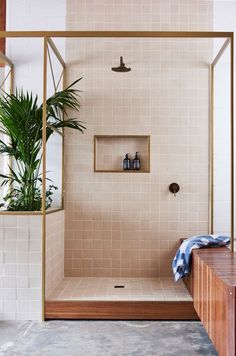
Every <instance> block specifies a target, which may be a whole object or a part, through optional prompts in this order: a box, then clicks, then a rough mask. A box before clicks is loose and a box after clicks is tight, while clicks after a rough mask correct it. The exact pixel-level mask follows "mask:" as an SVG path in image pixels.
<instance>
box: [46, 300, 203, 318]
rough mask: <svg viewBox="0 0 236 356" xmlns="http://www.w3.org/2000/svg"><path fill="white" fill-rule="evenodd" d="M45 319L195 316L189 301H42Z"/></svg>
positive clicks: (191, 303)
mask: <svg viewBox="0 0 236 356" xmlns="http://www.w3.org/2000/svg"><path fill="white" fill-rule="evenodd" d="M45 319H115V320H131V319H133V320H135V319H136V320H199V318H198V316H197V314H196V312H195V310H194V307H193V302H192V301H166V302H165V301H154V302H152V301H66V300H64V301H46V302H45Z"/></svg>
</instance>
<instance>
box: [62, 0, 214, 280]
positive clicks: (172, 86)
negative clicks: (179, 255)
mask: <svg viewBox="0 0 236 356" xmlns="http://www.w3.org/2000/svg"><path fill="white" fill-rule="evenodd" d="M67 29H68V30H187V31H188V30H211V29H212V2H211V1H192V0H186V1H182V0H181V1H166V0H162V1H151V0H145V1H144V0H139V1H138V0H133V1H116V0H109V1H105V0H104V1H102V0H101V1H92V0H87V1H86V0H85V1H72V0H71V1H68V5H67ZM66 53H67V63H68V82H69V83H71V82H72V81H74V80H75V79H76V78H78V77H80V76H82V77H83V80H82V81H81V82H80V83H79V85H78V88H80V89H82V90H83V93H81V104H82V107H81V112H80V119H81V120H82V121H85V122H86V126H87V131H86V133H85V134H84V135H81V134H80V133H78V132H74V131H73V132H72V131H69V130H68V131H67V132H66V172H65V178H66V197H65V275H66V276H126V277H130V276H131V277H141V276H146V277H149V276H169V275H170V274H171V259H172V258H173V255H174V253H175V250H176V248H177V246H178V242H179V239H180V238H181V237H187V236H191V235H195V234H198V233H205V232H207V229H208V101H209V97H208V90H209V87H208V64H209V61H210V56H211V42H209V40H197V39H195V40H189V39H182V40H177V39H174V40H173V39H172V40H171V39H166V40H165V39H135V38H133V39H121V38H119V39H113V38H103V39H92V38H91V39H79V40H68V41H67V49H66ZM121 55H122V56H123V57H124V62H125V63H127V66H128V67H131V68H132V70H131V72H129V73H115V72H112V71H111V67H113V66H117V65H118V64H119V57H120V56H121ZM98 134H101V135H103V134H121V135H122V134H140V135H151V173H150V174H148V173H143V174H124V173H116V174H112V173H94V172H93V160H94V157H93V135H98ZM110 153H111V152H107V154H108V155H109V154H110ZM172 182H177V183H179V184H180V192H179V193H178V194H177V196H176V197H174V196H173V195H172V194H171V193H169V191H168V186H169V184H170V183H172Z"/></svg>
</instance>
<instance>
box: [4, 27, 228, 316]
mask: <svg viewBox="0 0 236 356" xmlns="http://www.w3.org/2000/svg"><path fill="white" fill-rule="evenodd" d="M27 37H30V38H42V39H43V40H44V45H43V118H42V120H43V165H42V166H43V186H42V210H41V211H39V212H7V211H6V212H0V215H1V214H3V215H41V216H42V315H43V320H44V305H45V254H46V250H45V247H46V244H45V240H46V215H47V214H49V213H53V212H55V211H60V210H63V207H64V202H63V200H62V207H61V208H58V209H52V210H49V211H46V207H45V197H46V99H47V56H48V54H47V49H48V46H50V47H51V49H52V50H53V52H54V54H55V55H56V57H57V59H58V61H59V62H60V63H61V65H62V67H63V87H65V83H66V64H65V62H64V60H63V58H62V57H61V55H60V53H59V51H58V49H57V47H56V46H55V44H54V42H53V40H52V38H189V39H191V38H205V39H206V38H212V39H214V38H215V39H216V38H225V39H226V42H225V43H224V45H223V46H222V48H221V50H220V51H219V53H218V54H217V56H216V57H215V59H214V61H213V62H212V63H211V65H210V70H209V72H210V112H209V128H210V130H209V132H210V137H209V142H210V144H209V158H210V164H209V177H210V179H209V232H213V216H214V212H213V199H214V197H213V184H214V182H213V168H214V167H213V139H214V137H213V121H214V111H213V104H214V103H213V88H214V68H215V65H216V64H217V62H218V60H219V59H220V58H221V56H222V55H223V53H224V50H225V49H226V47H227V46H230V131H231V133H230V136H231V142H230V151H231V174H230V179H231V182H230V185H231V252H232V253H233V252H234V33H233V32H214V31H208V32H202V31H189V32H186V31H0V38H27ZM6 58H7V57H6ZM7 60H9V59H8V58H7ZM12 74H13V67H12ZM12 78H13V75H12ZM12 89H13V79H12ZM62 153H63V155H62V199H63V196H64V135H63V148H62Z"/></svg>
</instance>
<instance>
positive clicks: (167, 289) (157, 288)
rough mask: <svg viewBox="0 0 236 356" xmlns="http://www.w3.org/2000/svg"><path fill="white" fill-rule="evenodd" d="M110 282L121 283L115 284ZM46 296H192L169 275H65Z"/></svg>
mask: <svg viewBox="0 0 236 356" xmlns="http://www.w3.org/2000/svg"><path fill="white" fill-rule="evenodd" d="M114 286H124V288H115V287H114ZM47 300H150V301H154V300H165V301H171V300H184V301H186V300H192V298H191V296H190V294H189V292H188V290H187V289H186V287H185V285H184V283H183V282H182V281H179V282H178V283H175V281H174V280H173V278H109V277H107V278H106V277H102V278H99V277H65V278H64V279H63V280H62V282H61V283H60V285H58V286H57V288H56V289H54V291H53V292H52V293H51V294H50V295H49V297H48V298H47Z"/></svg>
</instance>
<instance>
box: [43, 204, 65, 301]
mask: <svg viewBox="0 0 236 356" xmlns="http://www.w3.org/2000/svg"><path fill="white" fill-rule="evenodd" d="M45 266H46V291H45V295H46V298H47V297H48V295H49V294H51V292H52V291H53V289H54V288H56V286H57V285H58V284H59V283H60V282H61V281H62V279H63V277H64V211H58V212H55V213H52V214H48V215H47V216H46V264H45Z"/></svg>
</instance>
